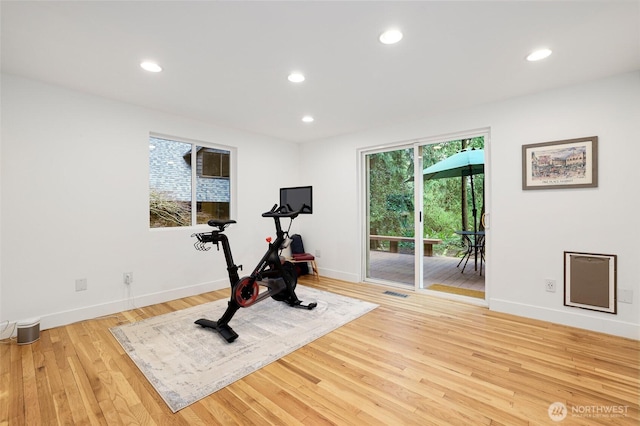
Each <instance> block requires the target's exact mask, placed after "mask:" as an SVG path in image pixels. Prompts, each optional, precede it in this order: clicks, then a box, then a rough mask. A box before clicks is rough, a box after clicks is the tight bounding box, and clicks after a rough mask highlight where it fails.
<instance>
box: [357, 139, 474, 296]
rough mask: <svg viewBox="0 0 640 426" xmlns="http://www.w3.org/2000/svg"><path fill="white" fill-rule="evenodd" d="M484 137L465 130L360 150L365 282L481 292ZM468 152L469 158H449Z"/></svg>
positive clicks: (465, 155)
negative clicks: (460, 133)
mask: <svg viewBox="0 0 640 426" xmlns="http://www.w3.org/2000/svg"><path fill="white" fill-rule="evenodd" d="M456 136H457V135H456ZM464 136H466V135H464ZM485 138H486V136H485V135H484V134H472V135H468V137H457V138H442V139H433V140H423V141H416V142H414V143H412V144H410V145H407V144H405V145H398V146H394V147H392V148H386V149H379V150H371V151H368V152H362V153H361V161H362V163H361V164H362V165H363V167H362V170H363V181H362V187H363V194H364V200H363V201H364V206H365V209H364V211H365V217H364V219H365V224H364V229H363V234H364V238H365V241H364V242H363V243H364V244H365V250H364V253H365V256H364V267H363V272H364V277H363V278H364V280H365V281H372V282H379V283H383V284H390V285H395V286H399V287H405V288H410V289H416V290H419V289H429V290H438V289H442V288H443V287H447V286H449V287H459V289H458V290H461V289H473V290H475V291H477V292H480V293H483V292H484V253H485V251H484V223H483V221H482V218H483V216H484V209H485V198H484V143H485ZM469 156H470V157H472V158H473V160H472V162H475V163H476V164H472V165H470V164H466V163H460V164H458V163H455V164H453V165H452V164H451V162H452V161H453V160H457V159H458V157H465V158H464V160H466V159H467V157H469ZM439 169H443V170H439ZM470 246H471V247H470ZM465 256H466V257H465ZM465 265H466V266H465ZM461 291H462V290H461ZM459 294H465V293H464V292H461V293H459ZM476 297H483V294H480V295H479V296H476Z"/></svg>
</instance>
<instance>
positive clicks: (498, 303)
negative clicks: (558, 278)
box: [489, 299, 640, 340]
mask: <svg viewBox="0 0 640 426" xmlns="http://www.w3.org/2000/svg"><path fill="white" fill-rule="evenodd" d="M489 307H490V309H491V310H492V311H496V312H502V313H506V314H511V315H517V316H520V317H526V318H532V319H537V320H541V321H548V322H552V323H555V324H561V325H566V326H569V327H576V328H581V329H584V330H590V331H596V332H599V333H606V334H611V335H613V336H620V337H626V338H628V339H634V340H640V325H639V324H633V323H629V322H625V321H619V320H616V319H615V318H608V317H604V315H610V314H601V315H602V316H599V315H597V314H592V315H587V314H583V313H581V312H578V311H576V312H567V311H561V310H557V309H548V308H542V307H540V306H533V305H527V304H524V303H515V302H511V301H508V300H502V299H491V300H490V301H489ZM596 315H597V316H596Z"/></svg>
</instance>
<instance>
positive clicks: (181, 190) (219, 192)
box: [149, 136, 232, 228]
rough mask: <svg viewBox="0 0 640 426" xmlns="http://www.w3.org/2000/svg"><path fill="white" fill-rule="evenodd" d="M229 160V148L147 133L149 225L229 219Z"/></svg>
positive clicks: (189, 223) (175, 224) (178, 224)
mask: <svg viewBox="0 0 640 426" xmlns="http://www.w3.org/2000/svg"><path fill="white" fill-rule="evenodd" d="M231 160H232V159H231V150H229V149H225V148H224V147H220V146H215V145H208V146H204V145H201V144H196V143H192V142H186V141H179V140H173V139H167V138H162V137H156V136H150V137H149V226H150V227H151V228H167V227H177V226H191V225H195V224H201V223H207V221H208V220H209V219H229V217H230V213H231V212H230V210H231V208H230V206H231ZM192 165H195V170H194V168H193V167H192ZM192 206H195V209H193V208H192Z"/></svg>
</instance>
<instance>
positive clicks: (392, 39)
mask: <svg viewBox="0 0 640 426" xmlns="http://www.w3.org/2000/svg"><path fill="white" fill-rule="evenodd" d="M379 40H380V43H383V44H395V43H397V42H399V41H400V40H402V33H401V32H400V31H399V30H396V29H391V30H387V31H385V32H383V33H382V34H380V38H379Z"/></svg>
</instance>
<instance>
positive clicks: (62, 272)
mask: <svg viewBox="0 0 640 426" xmlns="http://www.w3.org/2000/svg"><path fill="white" fill-rule="evenodd" d="M1 83H2V93H1V95H2V110H1V115H2V133H1V136H2V145H1V149H2V155H1V157H0V158H1V160H2V163H1V166H2V167H1V176H0V179H1V180H0V182H1V183H2V192H1V197H2V198H1V203H2V216H1V234H0V235H1V247H2V258H1V262H0V264H1V265H2V269H1V281H0V296H1V299H0V321H4V320H10V321H20V320H25V319H29V318H33V317H41V318H42V323H41V328H43V329H45V328H49V327H53V326H57V325H60V324H65V323H69V322H72V321H77V320H81V319H86V318H93V317H96V316H99V315H104V314H107V313H112V312H117V311H121V310H123V309H129V308H131V307H132V306H133V305H134V304H135V306H144V305H148V304H150V303H155V302H160V301H166V300H171V299H175V298H178V297H183V296H186V295H192V294H199V293H202V292H204V291H209V290H212V289H217V288H223V287H226V286H228V278H227V276H226V267H225V265H224V256H223V254H222V252H217V251H215V250H210V251H208V252H198V251H196V250H195V249H194V248H193V245H192V244H193V242H194V239H193V238H190V235H191V234H192V233H193V232H195V231H196V230H206V229H207V228H208V227H207V226H206V225H205V226H201V227H197V228H188V229H172V230H150V229H149V225H148V220H149V219H148V192H149V190H148V161H149V160H148V147H149V142H148V136H149V132H157V133H160V134H164V135H171V136H177V137H183V138H189V139H194V140H199V141H206V142H214V143H220V144H225V145H228V146H232V147H236V148H237V158H238V169H239V170H240V173H239V175H238V178H237V194H238V209H237V212H238V213H237V215H236V217H235V219H236V220H237V221H238V224H237V225H234V226H233V227H232V228H230V230H229V231H228V234H229V236H230V239H231V242H232V248H233V250H234V257H235V261H236V263H238V264H243V265H244V266H245V268H246V269H245V271H249V270H250V269H251V268H252V267H253V266H255V264H256V263H257V262H258V260H259V259H260V257H261V256H262V254H263V252H264V250H265V249H266V242H265V237H267V236H273V235H274V234H275V232H274V227H273V222H272V221H270V220H269V219H265V218H262V217H261V216H260V214H261V213H262V212H264V211H266V210H268V209H269V208H271V206H272V205H273V204H274V203H277V202H278V196H279V193H278V188H280V187H282V186H294V185H297V184H298V183H299V181H298V176H297V173H296V167H297V166H296V165H297V164H298V161H297V159H298V157H299V147H298V145H296V144H292V143H285V142H281V141H277V140H273V139H269V138H266V137H264V136H259V135H255V134H250V133H246V132H241V131H234V130H229V129H223V128H219V127H216V126H213V125H210V124H206V123H202V122H197V121H193V120H189V119H185V118H181V117H176V116H171V115H168V114H164V113H161V112H157V111H152V110H148V109H143V108H140V107H136V106H132V105H127V104H123V103H119V102H115V101H111V100H108V99H104V98H99V97H94V96H90V95H86V94H82V93H78V92H73V91H69V90H65V89H62V88H60V87H55V86H51V85H47V84H43V83H39V82H35V81H31V80H27V79H23V78H20V77H16V76H10V75H3V76H2V81H1ZM303 221H304V219H303V218H301V219H300V220H299V222H303ZM295 227H296V222H294V228H295ZM127 271H133V276H134V282H133V285H132V287H131V288H130V289H128V288H127V287H126V286H125V285H124V284H123V279H122V274H123V272H127ZM240 274H241V275H242V272H241V273H240ZM246 274H247V275H248V272H247V273H246ZM78 278H86V279H87V282H88V289H87V291H83V292H76V291H75V280H76V279H78ZM130 290H131V291H130ZM132 297H133V298H132Z"/></svg>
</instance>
